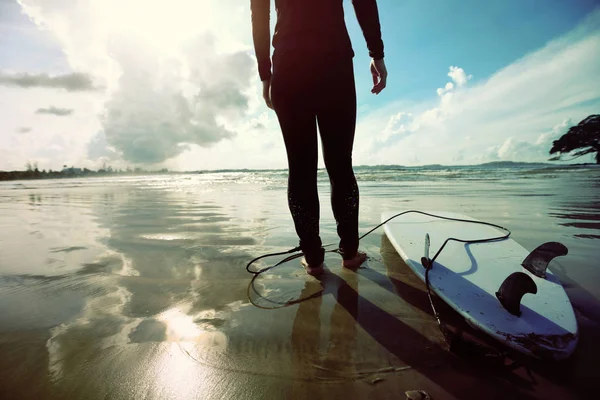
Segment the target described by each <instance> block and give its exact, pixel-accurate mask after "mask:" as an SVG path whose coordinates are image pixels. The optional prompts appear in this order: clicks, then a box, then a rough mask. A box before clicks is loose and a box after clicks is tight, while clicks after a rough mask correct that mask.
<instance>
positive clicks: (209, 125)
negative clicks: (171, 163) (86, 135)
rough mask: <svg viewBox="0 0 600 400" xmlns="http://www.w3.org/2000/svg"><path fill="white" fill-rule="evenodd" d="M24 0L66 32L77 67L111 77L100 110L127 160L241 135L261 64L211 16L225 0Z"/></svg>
mask: <svg viewBox="0 0 600 400" xmlns="http://www.w3.org/2000/svg"><path fill="white" fill-rule="evenodd" d="M20 3H21V4H23V9H24V11H25V12H26V13H27V14H28V15H29V16H30V17H31V18H32V19H33V20H34V21H35V22H36V23H37V24H38V25H39V26H42V27H44V28H45V29H48V30H49V31H51V32H52V33H53V34H54V35H55V36H56V37H57V38H58V40H59V41H60V42H61V44H62V46H63V47H64V52H65V54H66V55H67V57H68V60H69V63H70V64H71V67H72V68H74V69H76V70H78V71H88V72H90V73H93V75H94V78H95V79H98V81H100V82H103V83H104V84H105V85H106V87H107V91H106V94H107V98H106V102H105V104H104V107H103V109H102V110H101V112H100V115H99V118H100V122H101V124H102V130H103V134H104V138H105V141H106V145H107V146H108V147H109V148H110V149H112V151H114V152H115V154H116V155H117V156H120V157H122V159H123V160H125V161H128V162H133V163H140V164H157V163H161V162H164V161H166V160H169V159H172V158H174V157H176V156H178V155H180V154H181V153H182V152H184V151H186V150H187V149H189V148H190V146H194V145H197V146H201V147H207V148H209V147H212V146H214V145H215V144H216V143H218V142H220V141H222V140H225V139H232V138H234V137H235V136H236V135H237V132H238V131H239V127H240V126H241V125H242V124H243V122H244V120H245V119H247V118H248V116H249V114H250V107H251V100H252V99H251V98H252V96H253V95H254V94H253V93H252V91H253V89H254V86H256V85H257V83H258V81H257V79H256V77H255V75H256V64H255V63H256V62H255V60H254V58H253V57H252V56H251V54H252V52H251V51H250V48H247V47H246V48H244V47H242V46H240V45H239V44H237V45H232V44H231V42H228V41H227V40H228V34H229V33H228V32H227V30H225V29H223V26H217V25H216V23H215V22H214V21H212V20H215V21H218V20H219V18H220V17H219V15H220V14H219V12H220V11H218V10H219V9H220V8H221V3H222V2H218V1H212V0H211V1H202V2H196V1H193V0H172V1H166V0H162V1H158V0H157V1H155V2H151V3H152V4H148V3H147V2H143V1H137V0H136V1H132V2H131V4H129V3H128V5H122V4H121V2H119V1H113V0H107V1H103V2H96V1H92V0H74V1H73V2H64V1H59V0H52V1H41V0H22V1H21V2H20ZM231 3H232V4H235V2H231ZM139 7H143V8H144V13H140V12H139ZM226 11H227V10H226ZM207 16H211V18H210V19H209V18H208V17H207ZM230 19H231V18H230ZM132 21H135V22H132ZM158 26H160V27H161V29H157V27H158ZM214 32H219V33H218V35H217V34H215V33H214ZM83 39H85V40H83ZM236 46H237V48H236ZM253 78H254V79H253ZM94 140H95V139H94ZM98 146H99V144H98V143H95V142H94V143H90V144H89V145H88V153H90V151H91V153H93V154H95V153H94V152H96V151H97V150H98ZM90 149H92V150H90ZM111 154H112V153H111Z"/></svg>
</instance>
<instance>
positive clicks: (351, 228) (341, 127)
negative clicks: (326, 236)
mask: <svg viewBox="0 0 600 400" xmlns="http://www.w3.org/2000/svg"><path fill="white" fill-rule="evenodd" d="M330 66H331V69H330V71H331V73H330V74H328V76H327V77H324V78H325V79H324V82H323V83H322V85H323V86H324V88H325V90H324V91H323V94H322V96H320V98H319V102H318V104H317V120H318V123H319V131H320V133H321V140H322V144H323V158H324V160H325V166H326V167H327V173H328V174H329V180H330V181H331V206H332V209H333V215H334V217H335V220H336V222H337V231H338V235H339V237H340V249H341V250H342V255H343V258H344V260H349V259H352V258H354V257H355V256H356V253H357V250H358V206H359V193H358V185H357V183H356V178H355V177H354V171H353V169H352V146H353V144H354V132H355V128H356V87H355V82H354V70H353V65H352V59H342V60H339V61H338V62H336V63H335V64H330Z"/></svg>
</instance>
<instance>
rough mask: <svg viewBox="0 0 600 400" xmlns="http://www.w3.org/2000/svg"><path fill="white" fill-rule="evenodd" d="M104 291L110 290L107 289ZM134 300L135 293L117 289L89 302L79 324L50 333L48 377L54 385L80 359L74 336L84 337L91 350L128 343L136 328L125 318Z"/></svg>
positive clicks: (77, 321) (77, 322) (62, 325)
mask: <svg viewBox="0 0 600 400" xmlns="http://www.w3.org/2000/svg"><path fill="white" fill-rule="evenodd" d="M106 286H109V285H106ZM101 290H107V289H106V287H103V288H102V289H101ZM130 297H131V293H130V292H129V291H128V290H127V289H125V288H123V287H120V286H116V287H115V288H114V289H113V290H112V291H108V292H107V293H106V294H104V295H100V296H97V297H90V298H88V300H87V304H86V306H85V308H84V310H83V312H82V315H81V316H80V317H79V318H77V319H76V320H75V321H73V322H70V323H67V324H61V325H59V326H57V327H55V328H52V329H51V330H50V334H51V337H50V339H48V341H47V342H46V349H47V350H48V373H49V374H50V377H51V379H52V380H53V381H56V380H60V379H61V378H62V377H63V375H64V374H65V372H66V371H65V363H66V362H67V361H68V360H69V359H71V358H76V357H78V356H80V355H79V354H78V350H79V349H78V347H77V346H76V345H73V343H72V336H75V337H77V336H79V335H83V336H84V337H85V340H86V341H87V342H88V343H91V347H92V348H97V349H102V348H105V347H108V346H111V345H115V344H117V343H121V342H123V340H127V337H128V336H129V334H130V331H131V330H132V329H133V328H134V326H133V324H132V323H131V321H130V320H129V319H127V318H125V317H123V315H122V314H123V308H124V307H125V305H126V304H127V303H128V301H129V299H130ZM127 322H129V324H127ZM123 328H126V329H123Z"/></svg>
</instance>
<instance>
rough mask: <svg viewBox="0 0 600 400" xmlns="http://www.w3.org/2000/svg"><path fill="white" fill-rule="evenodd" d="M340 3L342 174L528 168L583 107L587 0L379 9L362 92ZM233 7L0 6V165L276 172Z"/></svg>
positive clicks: (269, 116) (354, 31)
mask: <svg viewBox="0 0 600 400" xmlns="http://www.w3.org/2000/svg"><path fill="white" fill-rule="evenodd" d="M340 1H341V0H340ZM343 4H344V8H345V15H346V24H347V27H348V31H349V33H350V37H351V39H352V43H353V48H354V50H355V53H356V56H355V58H354V68H355V75H356V86H357V94H358V122H357V131H356V139H355V143H354V153H353V160H354V164H355V165H383V164H395V165H407V166H410V165H427V164H445V165H458V164H461V165H462V164H479V163H485V162H491V161H526V162H537V161H541V162H544V161H547V160H548V158H549V157H550V156H549V154H548V151H549V149H550V147H551V145H552V141H553V140H556V139H558V138H559V137H560V136H561V135H562V134H564V133H565V132H566V131H567V130H568V128H569V127H570V126H572V125H575V124H577V123H578V122H579V121H581V120H582V119H584V118H585V117H587V116H588V115H590V114H597V113H600V79H598V77H600V6H599V5H598V2H597V0H560V1H559V0H507V1H503V2H491V3H490V2H481V1H476V0H461V1H456V0H378V6H379V13H380V19H381V25H382V35H383V41H384V45H385V53H386V57H385V60H386V64H387V68H388V72H389V77H388V86H387V88H386V89H385V90H384V91H383V92H382V93H381V94H379V95H377V96H375V95H373V94H371V93H370V87H371V85H372V81H371V76H370V73H369V62H370V59H369V57H368V53H367V48H366V44H365V41H364V38H363V36H362V32H361V30H360V27H359V26H358V23H357V22H356V17H355V14H354V10H353V7H352V2H351V1H350V0H344V1H343ZM249 5H250V1H249V0H245V1H241V0H153V1H147V0H0V121H2V124H1V126H0V170H22V169H24V168H25V165H26V164H27V163H28V162H30V163H37V165H38V166H39V168H40V169H54V170H57V169H61V168H63V165H67V166H76V167H87V168H92V169H97V168H100V167H101V166H102V165H104V164H107V165H111V166H113V168H126V167H141V168H148V169H158V168H169V169H171V170H188V171H189V170H214V169H243V168H248V169H263V168H264V169H278V168H286V167H287V161H286V153H285V149H284V145H283V139H282V137H281V132H280V130H279V125H278V122H277V117H276V115H275V113H274V112H273V111H272V110H270V109H268V108H267V107H266V106H265V104H264V102H263V101H262V98H261V85H260V80H259V77H258V72H257V65H256V59H255V57H254V49H253V47H252V35H251V25H250V6H249ZM271 18H272V21H271V22H272V25H274V23H275V13H274V6H273V11H272V16H271ZM566 158H567V159H568V158H569V157H566ZM574 162H592V155H589V156H585V157H581V158H579V159H577V160H575V161H574ZM320 166H321V167H322V166H323V162H322V159H321V160H320Z"/></svg>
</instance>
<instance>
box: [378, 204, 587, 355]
mask: <svg viewBox="0 0 600 400" xmlns="http://www.w3.org/2000/svg"><path fill="white" fill-rule="evenodd" d="M426 212H427V213H429V214H435V215H441V216H444V217H449V218H457V219H464V220H472V221H477V220H476V219H474V218H471V217H469V216H466V215H462V214H457V213H452V212H443V211H426ZM398 213H400V211H397V212H392V211H389V212H384V213H382V215H381V221H382V222H384V221H386V220H387V219H389V218H390V217H392V216H394V215H396V214H398ZM384 231H385V233H386V236H387V237H388V239H389V240H390V242H391V243H392V245H393V246H394V248H395V249H396V251H397V252H398V254H399V255H400V257H402V259H403V260H404V261H405V262H406V264H407V265H408V266H409V267H410V268H411V270H412V271H413V272H414V273H415V274H416V275H417V276H418V277H419V278H421V280H423V281H425V267H424V266H423V264H422V257H424V255H425V253H427V252H428V253H429V255H426V257H429V258H430V259H431V258H433V256H434V254H435V253H436V252H437V251H438V250H439V248H440V247H441V246H442V244H443V243H444V241H445V240H446V239H447V238H449V237H455V238H459V239H465V240H474V239H484V238H491V237H498V236H501V235H502V233H503V232H502V231H500V230H499V229H496V228H494V227H491V226H486V225H480V224H472V223H468V222H457V221H449V220H444V219H439V218H436V217H431V216H427V215H423V214H417V213H408V214H404V215H402V216H399V217H396V218H394V219H392V220H391V221H389V222H387V223H385V224H384ZM426 236H428V240H427V239H426ZM426 241H428V242H429V246H428V247H429V249H428V250H427V246H426ZM561 246H562V245H561ZM563 247H564V246H563ZM564 250H565V253H564V254H566V248H564ZM529 255H530V252H529V251H527V250H526V249H525V248H524V247H522V246H521V245H520V244H518V243H517V242H516V241H515V240H513V239H510V238H508V239H504V240H499V241H494V242H486V243H470V244H469V243H467V244H465V243H459V242H454V241H450V242H448V244H447V245H446V247H445V248H444V249H443V251H442V252H441V253H440V255H439V256H438V257H437V258H436V260H435V261H434V263H433V265H432V267H431V270H430V271H429V282H430V288H431V290H432V292H433V293H435V294H436V295H437V296H438V297H439V298H441V299H442V300H443V301H445V302H446V303H447V304H448V305H449V306H451V307H452V308H453V309H454V310H455V311H456V312H457V313H459V314H460V315H461V316H463V317H464V318H465V320H466V321H467V322H468V323H469V325H471V326H472V327H474V328H476V329H479V330H481V331H483V332H485V333H487V334H489V335H491V336H492V337H494V338H495V339H497V340H499V341H500V342H502V343H504V344H506V345H508V346H509V347H511V348H513V349H515V350H517V351H520V352H522V353H525V354H528V355H531V356H534V357H536V358H540V359H551V360H562V359H566V358H568V357H569V356H570V355H571V354H572V353H573V351H574V350H575V347H576V345H577V340H578V336H579V333H578V328H577V321H576V319H575V313H574V311H573V307H572V305H571V302H570V301H569V298H568V297H567V294H566V292H565V290H564V288H563V287H562V285H561V284H560V282H559V280H558V278H557V277H556V276H555V275H554V274H553V273H552V272H551V271H550V270H546V271H545V274H543V273H538V272H536V271H535V270H531V271H530V270H529V269H527V268H525V267H524V266H523V265H522V264H523V263H524V260H525V259H527V258H528V256H529ZM551 258H552V257H550V259H551ZM423 262H424V263H425V264H427V261H426V260H423ZM534 264H535V263H534ZM532 271H533V272H532ZM538 275H542V276H538ZM543 275H545V277H543ZM509 276H511V278H510V279H509V281H510V280H511V279H513V278H514V279H517V278H518V279H522V280H523V281H527V282H526V283H527V284H530V281H529V278H531V281H533V283H535V289H534V290H529V292H528V293H525V294H523V295H522V297H519V295H518V296H517V297H519V299H517V304H516V307H517V310H516V311H515V310H512V312H511V311H509V310H510V309H511V307H508V308H507V306H506V305H505V304H504V305H503V303H502V301H501V300H500V298H502V296H501V295H500V297H499V295H498V294H499V293H501V292H502V291H501V290H500V287H501V286H503V283H504V282H505V281H506V280H507V278H508V277H509ZM528 277H529V278H528ZM514 279H513V280H514ZM510 283H511V282H508V283H506V284H504V287H503V290H504V292H505V293H510V290H509V291H508V292H507V290H506V288H507V287H508V288H509V289H514V286H512V287H511V285H510ZM517 286H518V285H517ZM534 291H535V293H532V292H534ZM513 292H514V290H513ZM506 297H507V296H505V297H504V299H505V298H506ZM519 300H520V304H519ZM505 303H506V302H505ZM513 306H514V304H513ZM517 314H518V315H517Z"/></svg>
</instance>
